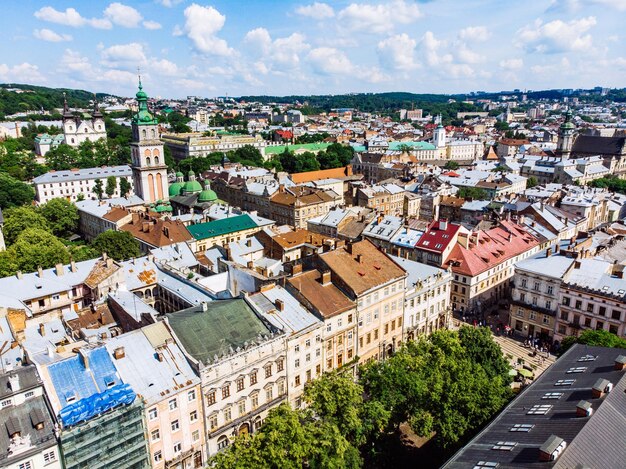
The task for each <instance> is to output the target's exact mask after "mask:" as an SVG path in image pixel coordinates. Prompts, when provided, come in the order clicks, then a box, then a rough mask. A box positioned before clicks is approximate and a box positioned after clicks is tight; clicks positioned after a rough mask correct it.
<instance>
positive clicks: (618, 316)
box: [602, 309, 622, 321]
mask: <svg viewBox="0 0 626 469" xmlns="http://www.w3.org/2000/svg"><path fill="white" fill-rule="evenodd" d="M602 316H604V314H603V315H602ZM611 317H612V318H613V319H615V320H616V321H619V320H620V319H621V317H622V313H621V311H618V310H616V309H614V310H613V311H612V312H611Z"/></svg>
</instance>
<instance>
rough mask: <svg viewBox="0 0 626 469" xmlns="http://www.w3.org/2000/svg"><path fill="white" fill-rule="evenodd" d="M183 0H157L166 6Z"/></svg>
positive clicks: (170, 6) (168, 6)
mask: <svg viewBox="0 0 626 469" xmlns="http://www.w3.org/2000/svg"><path fill="white" fill-rule="evenodd" d="M182 1H183V0H156V2H157V3H160V4H161V5H163V6H164V7H167V8H172V7H173V6H174V5H178V4H179V3H180V2H182Z"/></svg>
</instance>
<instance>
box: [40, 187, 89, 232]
mask: <svg viewBox="0 0 626 469" xmlns="http://www.w3.org/2000/svg"><path fill="white" fill-rule="evenodd" d="M40 213H41V215H43V217H44V218H45V219H46V221H47V222H48V226H49V227H50V229H51V230H52V233H53V234H54V235H55V236H59V237H62V238H63V237H67V236H69V235H71V234H72V233H74V232H75V231H76V229H77V228H78V218H79V217H78V209H77V208H76V205H74V204H73V203H71V202H70V201H68V200H67V199H64V198H62V197H57V198H55V199H51V200H50V201H49V202H48V203H46V204H44V205H42V206H41V208H40Z"/></svg>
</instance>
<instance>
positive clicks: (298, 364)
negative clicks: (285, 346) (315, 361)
mask: <svg viewBox="0 0 626 469" xmlns="http://www.w3.org/2000/svg"><path fill="white" fill-rule="evenodd" d="M294 366H295V367H296V368H300V359H299V358H296V361H295V362H294Z"/></svg>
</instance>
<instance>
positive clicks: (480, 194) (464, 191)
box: [456, 187, 491, 200]
mask: <svg viewBox="0 0 626 469" xmlns="http://www.w3.org/2000/svg"><path fill="white" fill-rule="evenodd" d="M456 196H457V197H461V198H462V199H472V200H489V199H491V197H489V193H488V192H487V191H486V190H485V189H481V188H479V187H461V188H460V189H459V191H458V192H457V193H456Z"/></svg>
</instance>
